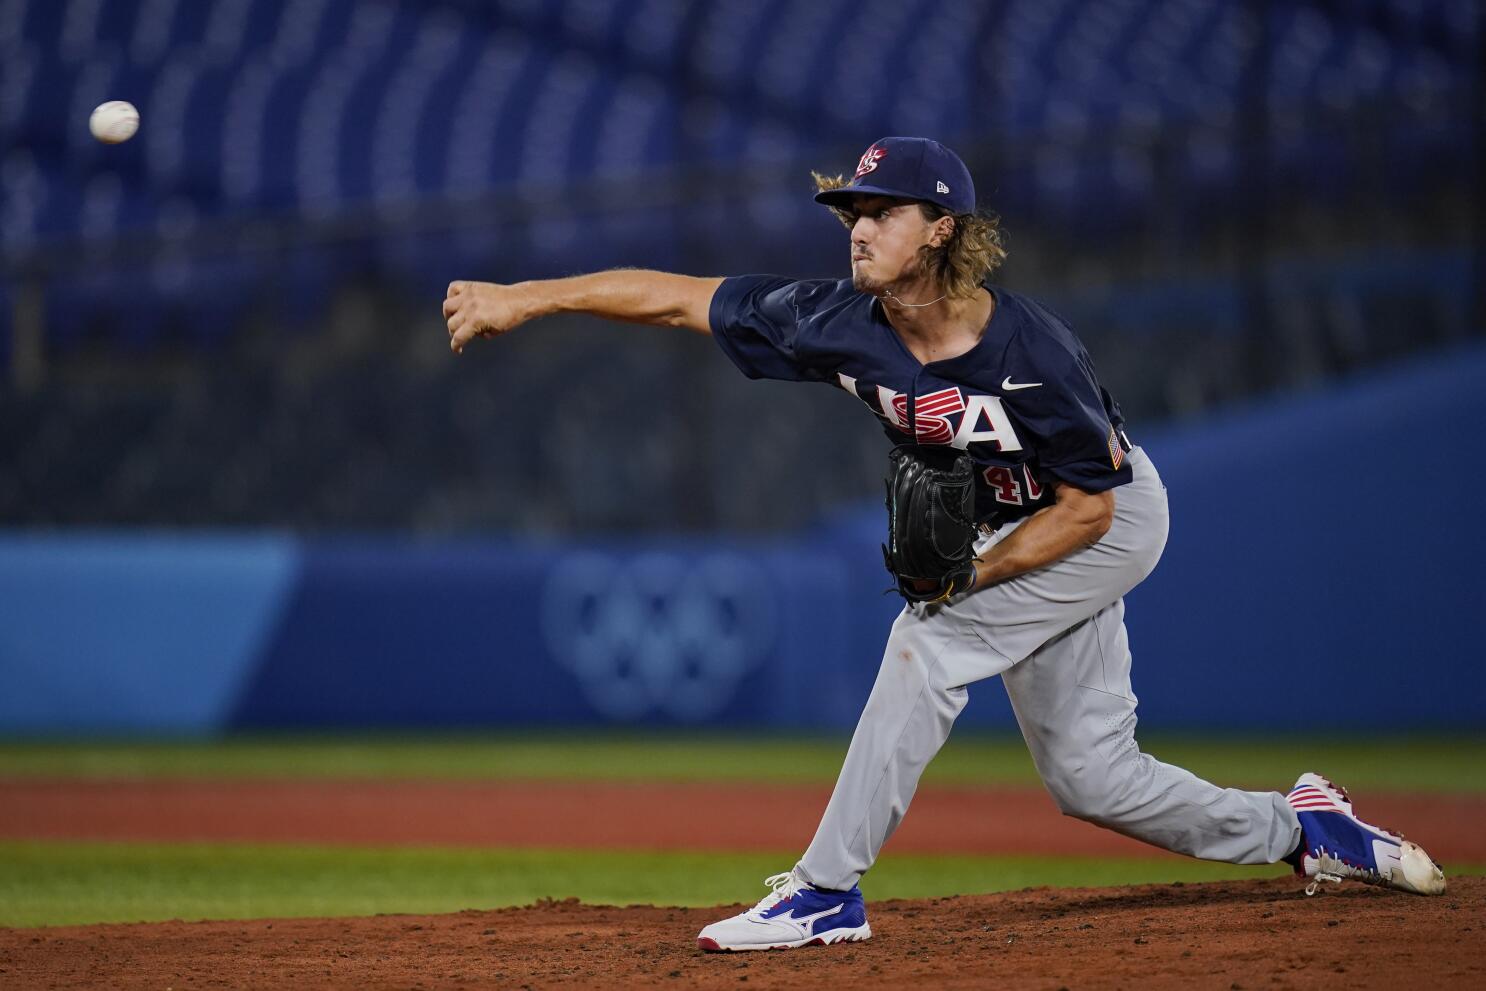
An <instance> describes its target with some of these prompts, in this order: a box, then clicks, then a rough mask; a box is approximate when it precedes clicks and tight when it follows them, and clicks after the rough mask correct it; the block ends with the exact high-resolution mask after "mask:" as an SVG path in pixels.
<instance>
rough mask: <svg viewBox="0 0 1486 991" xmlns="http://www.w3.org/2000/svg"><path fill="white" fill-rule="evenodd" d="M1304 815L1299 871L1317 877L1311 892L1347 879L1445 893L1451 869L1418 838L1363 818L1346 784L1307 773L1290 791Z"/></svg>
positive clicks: (1293, 803) (1299, 814)
mask: <svg viewBox="0 0 1486 991" xmlns="http://www.w3.org/2000/svg"><path fill="white" fill-rule="evenodd" d="M1286 799H1287V800H1288V801H1289V803H1290V807H1291V808H1293V809H1294V810H1295V814H1296V816H1297V817H1298V818H1299V819H1300V833H1301V840H1300V849H1299V850H1298V851H1296V852H1297V854H1298V857H1297V858H1296V860H1295V861H1292V863H1294V864H1295V873H1297V874H1299V875H1301V876H1302V877H1309V878H1311V879H1312V880H1311V883H1310V884H1309V885H1307V886H1306V889H1305V893H1306V894H1308V895H1314V894H1315V893H1316V892H1317V891H1318V890H1320V887H1321V885H1322V884H1323V883H1332V884H1340V883H1341V882H1342V881H1344V880H1354V881H1361V882H1362V883H1364V884H1379V885H1384V886H1386V887H1389V888H1397V889H1399V890H1400V891H1411V892H1413V893H1414V894H1416V895H1442V894H1444V893H1445V872H1444V871H1442V870H1440V869H1439V867H1438V865H1436V864H1435V862H1434V861H1433V860H1431V859H1430V858H1429V854H1427V853H1425V852H1424V848H1423V847H1421V846H1419V845H1418V844H1417V843H1410V842H1409V841H1408V840H1406V839H1404V838H1403V837H1402V836H1399V835H1398V834H1397V833H1392V832H1389V831H1388V830H1386V829H1380V828H1378V827H1377V826H1371V825H1368V824H1367V823H1365V822H1363V821H1362V820H1361V819H1359V818H1357V815H1356V813H1355V812H1353V811H1352V800H1351V799H1350V798H1348V797H1347V793H1346V791H1345V789H1343V788H1340V787H1338V786H1337V785H1334V784H1332V783H1331V782H1330V781H1327V780H1326V779H1325V778H1323V777H1321V776H1320V775H1319V774H1302V775H1301V776H1300V780H1299V781H1297V782H1295V787H1294V788H1291V789H1290V794H1289V795H1287V796H1286Z"/></svg>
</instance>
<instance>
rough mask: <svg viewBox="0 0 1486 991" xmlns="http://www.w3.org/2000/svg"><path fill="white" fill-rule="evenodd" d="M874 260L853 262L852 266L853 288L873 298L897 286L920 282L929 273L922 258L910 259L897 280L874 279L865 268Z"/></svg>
mask: <svg viewBox="0 0 1486 991" xmlns="http://www.w3.org/2000/svg"><path fill="white" fill-rule="evenodd" d="M872 260H873V259H870V258H868V259H866V260H864V261H862V262H853V263H852V265H851V287H852V288H853V289H855V290H856V291H857V292H863V293H870V294H871V295H873V296H881V295H882V294H883V293H884V292H886V291H887V290H889V289H891V288H892V287H893V286H896V285H905V284H907V283H910V282H914V281H916V280H918V279H919V278H920V277H922V276H923V274H924V273H925V272H926V271H927V269H928V266H927V264H926V263H925V261H924V259H923V258H922V257H915V258H911V259H909V260H908V261H907V262H906V263H905V264H904V265H903V269H902V271H900V272H899V273H898V275H897V277H896V278H892V279H874V278H872V277H871V276H870V275H868V274H867V272H866V270H865V266H866V265H867V264H869V263H870V262H871V261H872Z"/></svg>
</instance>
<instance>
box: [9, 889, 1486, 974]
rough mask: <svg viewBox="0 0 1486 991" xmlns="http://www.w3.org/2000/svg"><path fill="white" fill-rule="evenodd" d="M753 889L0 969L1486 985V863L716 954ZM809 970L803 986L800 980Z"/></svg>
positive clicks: (290, 931)
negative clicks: (1420, 877)
mask: <svg viewBox="0 0 1486 991" xmlns="http://www.w3.org/2000/svg"><path fill="white" fill-rule="evenodd" d="M741 907H742V906H727V907H721V908H716V909H668V908H654V907H651V906H631V907H628V908H608V907H597V906H589V905H582V904H579V903H577V902H546V903H541V904H537V905H534V906H530V907H527V908H520V909H503V910H499V911H491V912H474V911H471V912H460V913H458V914H455V915H440V916H421V917H419V916H378V917H374V918H359V919H293V920H278V921H268V920H261V921H251V922H200V923H179V922H168V923H156V924H149V925H109V926H87V927H77V928H55V929H29V930H27V929H9V930H0V986H4V987H25V988H46V987H69V988H71V987H110V988H156V989H159V988H170V989H176V991H179V989H183V988H221V987H251V988H279V987H295V988H306V987H315V988H358V989H367V988H437V987H502V988H534V989H535V988H550V987H604V988H609V987H618V988H631V987H656V986H660V987H676V988H740V987H783V986H786V985H788V986H799V982H802V981H810V980H812V979H813V980H816V981H822V982H823V981H830V982H832V984H833V985H834V986H842V985H847V986H849V985H853V984H854V985H858V986H863V987H883V986H889V985H894V986H899V987H901V986H905V985H906V986H912V987H924V988H970V987H996V988H1045V989H1056V988H1090V987H1092V988H1132V989H1136V988H1139V989H1144V988H1183V989H1186V988H1223V989H1236V988H1313V987H1327V988H1336V987H1353V988H1423V987H1482V986H1486V939H1483V925H1486V878H1474V877H1468V878H1457V879H1454V880H1452V881H1451V891H1450V893H1449V894H1447V895H1445V896H1444V897H1441V898H1428V899H1426V898H1419V897H1416V896H1412V895H1404V894H1400V893H1397V892H1390V891H1382V890H1376V889H1371V888H1364V887H1361V886H1351V887H1348V888H1344V889H1339V890H1335V891H1327V892H1324V893H1323V894H1320V895H1317V896H1316V897H1314V898H1307V897H1305V896H1304V895H1303V894H1302V893H1301V888H1300V886H1299V884H1298V883H1297V882H1295V881H1294V880H1291V879H1279V880H1263V881H1241V882H1222V883H1212V884H1200V885H1161V886H1147V887H1140V888H1115V889H1094V890H1089V889H1056V890H1055V889H1047V888H1037V889H1031V890H1027V891H1021V892H1012V893H1006V894H999V895H975V896H963V897H956V898H939V899H932V900H927V901H892V902H881V903H877V904H873V905H871V907H870V913H871V921H872V925H873V928H874V933H875V935H874V937H873V939H872V940H871V941H870V942H866V943H861V944H854V945H849V946H832V947H815V948H807V949H803V950H790V951H776V952H768V953H745V954H708V953H702V952H700V951H699V950H697V949H696V945H695V935H696V932H697V930H699V929H700V928H701V927H702V926H703V925H705V924H706V923H707V922H710V921H712V920H713V919H715V918H718V917H719V916H720V915H722V914H725V913H728V912H732V911H737V910H740V909H741ZM806 986H808V985H806Z"/></svg>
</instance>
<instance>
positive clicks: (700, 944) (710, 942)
mask: <svg viewBox="0 0 1486 991" xmlns="http://www.w3.org/2000/svg"><path fill="white" fill-rule="evenodd" d="M697 949H700V950H706V951H707V952H708V953H722V952H723V949H722V947H720V946H718V945H717V940H715V939H713V938H712V937H711V936H699V937H697Z"/></svg>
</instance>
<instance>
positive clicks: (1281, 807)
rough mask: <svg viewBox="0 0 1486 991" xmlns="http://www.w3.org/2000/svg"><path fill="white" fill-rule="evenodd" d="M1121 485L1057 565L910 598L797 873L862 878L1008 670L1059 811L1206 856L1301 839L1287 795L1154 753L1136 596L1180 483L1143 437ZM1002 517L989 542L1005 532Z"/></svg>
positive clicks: (1255, 858)
mask: <svg viewBox="0 0 1486 991" xmlns="http://www.w3.org/2000/svg"><path fill="white" fill-rule="evenodd" d="M1129 458H1130V464H1131V469H1132V471H1133V475H1134V477H1133V479H1132V480H1131V482H1130V483H1129V484H1127V485H1122V486H1120V487H1119V488H1117V489H1115V490H1114V493H1115V515H1114V522H1113V523H1112V524H1111V525H1110V528H1109V532H1108V533H1107V534H1105V535H1104V537H1103V538H1102V539H1101V540H1100V541H1099V542H1098V543H1096V544H1094V545H1093V546H1092V547H1088V548H1085V549H1084V550H1081V551H1077V552H1075V553H1073V554H1071V555H1069V556H1068V557H1066V558H1064V559H1063V560H1061V561H1059V562H1057V563H1056V564H1053V565H1050V566H1049V567H1046V568H1043V569H1041V570H1038V571H1034V572H1030V573H1028V574H1025V575H1022V576H1021V577H1018V578H1014V579H1011V580H1010V581H1006V582H1002V583H1001V584H999V585H994V586H992V587H990V588H987V589H983V590H981V591H979V592H974V593H971V594H969V595H965V596H961V597H958V598H956V599H951V600H950V601H949V602H947V603H944V604H942V605H918V604H914V605H909V606H907V607H906V608H904V610H903V612H902V614H901V615H900V616H899V617H898V619H897V621H896V622H895V623H894V624H893V629H892V633H891V635H890V636H889V637H888V641H887V647H886V649H885V650H884V652H883V659H882V667H881V669H880V670H879V671H878V674H877V682H876V684H875V685H873V688H872V695H871V697H870V698H869V699H868V700H867V707H866V709H865V710H863V712H862V716H861V719H860V721H859V722H858V723H857V728H856V733H855V734H854V735H853V736H852V739H851V747H850V749H849V750H848V751H847V754H846V762H845V764H844V765H843V767H842V768H841V775H840V777H839V778H838V779H837V781H836V789H835V791H834V792H833V793H832V795H831V801H830V804H829V805H827V806H826V811H825V816H824V817H823V818H822V819H821V823H820V827H819V828H818V830H817V831H816V834H815V839H814V840H813V841H812V842H811V844H810V848H809V849H808V850H806V851H805V856H804V857H803V858H801V860H800V862H799V864H798V865H796V870H797V871H799V873H800V875H801V876H802V877H803V878H804V879H805V880H807V881H809V882H810V883H812V884H814V885H816V886H817V887H822V888H838V889H839V888H850V887H851V886H852V885H854V884H856V883H857V881H858V880H859V879H860V878H861V876H862V875H863V874H864V873H865V872H866V871H867V870H868V869H869V868H870V867H871V866H872V864H873V863H874V862H875V861H876V860H877V854H878V851H880V850H881V849H882V845H883V844H884V843H886V842H887V839H888V837H890V836H892V835H893V830H895V829H897V828H898V823H899V822H901V821H902V819H903V814H904V813H905V812H906V811H907V810H908V803H909V802H910V801H911V800H912V799H913V793H914V791H915V790H916V789H917V787H918V779H919V776H920V775H921V774H922V773H923V770H924V768H925V767H927V766H928V763H929V761H930V760H931V759H933V757H934V755H935V754H936V753H938V752H939V748H940V747H941V746H943V745H944V741H945V740H946V739H948V738H949V731H950V727H951V726H953V725H954V721H955V717H957V716H958V715H959V714H960V710H962V709H963V708H964V707H965V702H966V701H967V699H968V691H967V689H966V686H967V685H969V684H971V683H972V682H976V681H980V680H982V679H985V678H990V677H992V676H994V675H998V674H999V675H1001V679H1002V681H1003V682H1004V683H1005V685H1006V693H1007V695H1009V696H1010V698H1011V706H1012V709H1013V711H1014V712H1015V713H1016V719H1017V724H1018V725H1019V726H1020V727H1021V730H1022V736H1023V737H1025V738H1026V741H1027V746H1028V748H1029V749H1030V750H1031V752H1032V760H1033V762H1034V763H1035V764H1036V766H1037V772H1038V774H1040V775H1041V776H1042V780H1043V783H1044V784H1045V785H1046V786H1047V789H1048V791H1049V792H1051V793H1052V796H1053V799H1054V801H1056V802H1057V804H1058V808H1059V809H1061V810H1062V811H1063V813H1064V814H1066V815H1071V816H1077V817H1078V818H1080V819H1086V820H1088V821H1089V822H1093V823H1096V824H1098V825H1100V826H1105V827H1108V828H1109V829H1114V830H1117V831H1119V832H1121V833H1124V834H1126V835H1127V836H1133V837H1135V838H1136V839H1138V840H1144V841H1145V842H1147V843H1150V844H1153V845H1155V846H1158V847H1163V848H1165V849H1167V850H1175V851H1177V852H1178V853H1185V854H1188V855H1190V856H1193V857H1201V858H1203V859H1205V860H1221V861H1227V862H1229V863H1235V864H1271V863H1276V862H1278V861H1280V860H1282V859H1283V858H1284V857H1285V856H1286V855H1287V854H1289V853H1290V852H1291V851H1292V850H1294V849H1295V846H1296V844H1298V843H1299V842H1300V823H1299V821H1298V820H1297V819H1296V817H1295V813H1294V811H1293V810H1292V809H1291V808H1290V806H1289V804H1288V803H1287V802H1286V801H1285V797H1284V795H1282V794H1280V793H1278V792H1250V791H1238V790H1236V789H1232V788H1219V787H1218V786H1216V785H1213V784H1209V783H1208V782H1206V781H1203V780H1202V779H1200V778H1198V777H1197V776H1196V775H1194V774H1192V773H1191V772H1189V771H1185V770H1183V769H1181V768H1179V767H1173V766H1172V765H1170V764H1163V763H1161V762H1160V761H1158V760H1156V759H1155V758H1153V757H1151V756H1150V755H1148V754H1143V753H1141V752H1140V747H1139V746H1138V745H1137V744H1136V742H1135V701H1136V700H1135V694H1134V692H1132V691H1131V688H1130V645H1129V641H1128V639H1127V637H1126V634H1125V621H1124V620H1125V604H1124V600H1123V598H1122V597H1123V596H1124V595H1125V593H1126V592H1128V591H1130V589H1132V588H1134V587H1135V586H1136V585H1137V584H1139V583H1140V582H1141V581H1142V580H1143V579H1144V578H1145V577H1146V575H1148V574H1150V573H1151V570H1152V569H1153V568H1155V566H1156V561H1157V560H1158V559H1159V558H1160V557H1161V551H1162V549H1163V548H1164V547H1165V546H1166V532H1167V527H1168V515H1167V507H1166V489H1165V487H1164V486H1163V485H1162V484H1161V477H1160V475H1158V474H1157V472H1156V467H1155V465H1153V464H1152V463H1151V461H1150V459H1149V458H1148V457H1146V456H1145V454H1144V452H1143V451H1141V449H1140V448H1136V449H1135V450H1133V451H1132V452H1130V454H1129ZM1014 529H1015V525H1014V524H1013V525H1008V526H1005V527H1002V528H1001V529H1000V530H999V531H998V532H997V533H996V534H994V535H993V536H991V537H988V538H985V539H984V540H982V541H981V543H980V544H978V545H977V550H984V549H985V548H986V547H989V546H991V545H992V544H994V543H995V542H996V541H998V540H1004V539H1005V538H1006V536H1007V534H1009V533H1011V532H1012V531H1013V530H1014Z"/></svg>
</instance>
